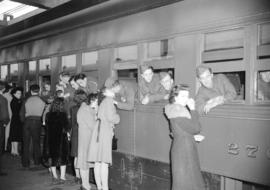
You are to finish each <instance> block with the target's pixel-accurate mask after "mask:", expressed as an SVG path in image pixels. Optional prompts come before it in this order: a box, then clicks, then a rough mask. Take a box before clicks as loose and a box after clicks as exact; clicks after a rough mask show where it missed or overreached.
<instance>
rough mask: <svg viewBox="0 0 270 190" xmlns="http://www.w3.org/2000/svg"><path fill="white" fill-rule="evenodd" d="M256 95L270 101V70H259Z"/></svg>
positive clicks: (262, 99) (259, 98)
mask: <svg viewBox="0 0 270 190" xmlns="http://www.w3.org/2000/svg"><path fill="white" fill-rule="evenodd" d="M256 97H257V100H259V101H270V70H265V71H259V72H258V74H257V90H256Z"/></svg>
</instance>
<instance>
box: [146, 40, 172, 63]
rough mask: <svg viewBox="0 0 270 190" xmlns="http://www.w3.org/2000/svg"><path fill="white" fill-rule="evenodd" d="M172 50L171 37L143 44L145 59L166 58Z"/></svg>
mask: <svg viewBox="0 0 270 190" xmlns="http://www.w3.org/2000/svg"><path fill="white" fill-rule="evenodd" d="M172 52H173V45H172V39H163V40H159V41H154V42H148V43H146V45H145V53H146V55H145V58H146V60H154V59H162V58H168V57H171V56H172Z"/></svg>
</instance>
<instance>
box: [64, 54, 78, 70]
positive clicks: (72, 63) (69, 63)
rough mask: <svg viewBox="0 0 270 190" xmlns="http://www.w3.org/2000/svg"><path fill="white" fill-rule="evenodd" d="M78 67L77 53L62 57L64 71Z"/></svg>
mask: <svg viewBox="0 0 270 190" xmlns="http://www.w3.org/2000/svg"><path fill="white" fill-rule="evenodd" d="M75 67H76V55H67V56H63V57H62V71H64V70H67V69H72V68H75Z"/></svg>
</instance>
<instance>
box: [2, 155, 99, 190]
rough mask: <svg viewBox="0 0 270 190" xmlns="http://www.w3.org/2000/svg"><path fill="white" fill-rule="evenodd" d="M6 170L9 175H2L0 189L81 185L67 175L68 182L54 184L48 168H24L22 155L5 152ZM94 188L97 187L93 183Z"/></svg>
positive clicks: (74, 189) (75, 189) (59, 189)
mask: <svg viewBox="0 0 270 190" xmlns="http://www.w3.org/2000/svg"><path fill="white" fill-rule="evenodd" d="M3 162H4V163H3V165H4V172H6V173H8V175H7V176H0V190H79V189H80V185H78V184H75V183H74V182H73V179H74V177H73V176H72V175H70V174H67V175H66V178H67V182H65V183H64V184H56V185H55V184H53V183H52V177H51V174H50V173H49V171H48V169H47V168H39V169H38V170H31V169H24V168H22V166H21V161H20V157H12V156H11V155H10V154H5V155H4V158H3ZM92 189H93V190H94V189H96V188H95V186H94V185H92Z"/></svg>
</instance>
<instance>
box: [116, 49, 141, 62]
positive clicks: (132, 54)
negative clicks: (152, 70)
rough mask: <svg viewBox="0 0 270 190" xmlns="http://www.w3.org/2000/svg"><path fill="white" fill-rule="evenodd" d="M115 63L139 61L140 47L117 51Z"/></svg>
mask: <svg viewBox="0 0 270 190" xmlns="http://www.w3.org/2000/svg"><path fill="white" fill-rule="evenodd" d="M114 59H115V62H125V61H134V60H136V59H138V46H137V45H132V46H124V47H118V48H116V49H115V54H114Z"/></svg>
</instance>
